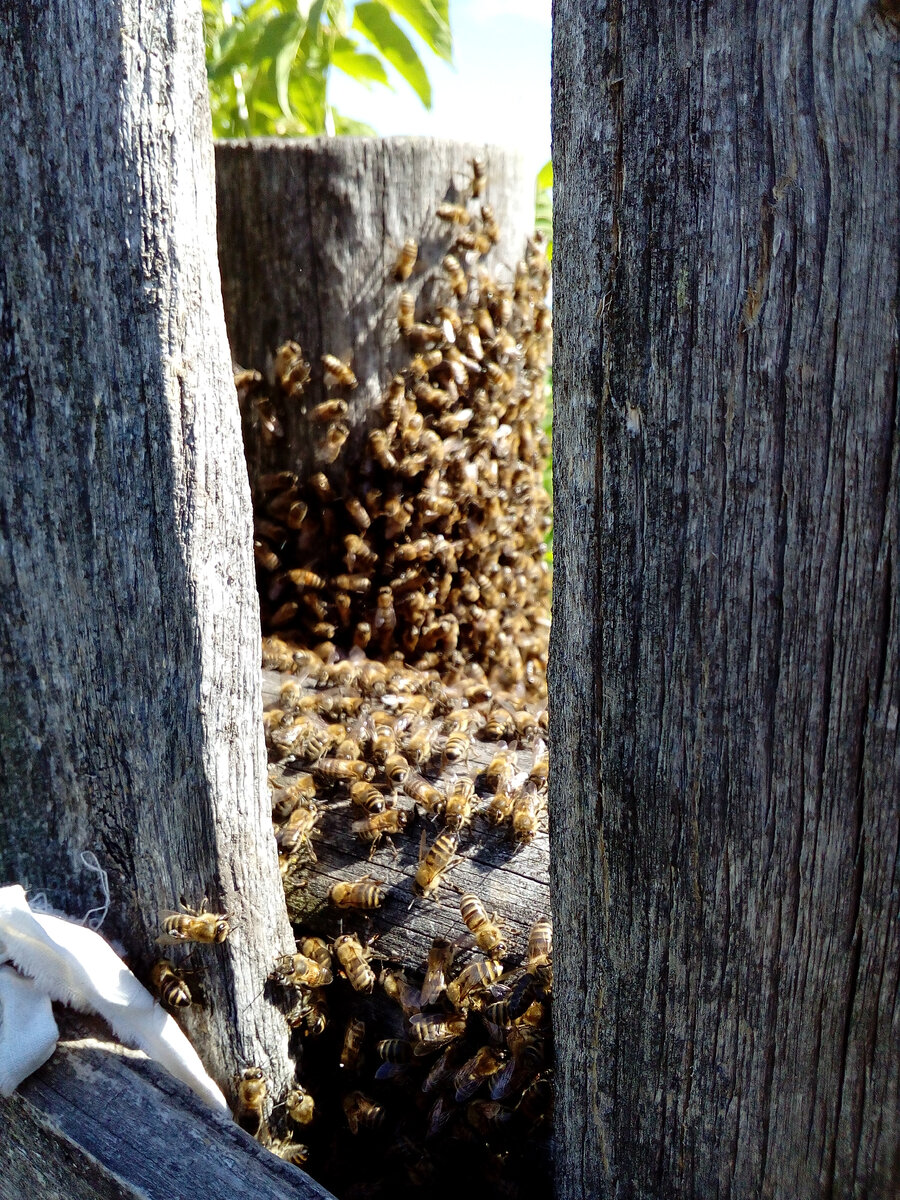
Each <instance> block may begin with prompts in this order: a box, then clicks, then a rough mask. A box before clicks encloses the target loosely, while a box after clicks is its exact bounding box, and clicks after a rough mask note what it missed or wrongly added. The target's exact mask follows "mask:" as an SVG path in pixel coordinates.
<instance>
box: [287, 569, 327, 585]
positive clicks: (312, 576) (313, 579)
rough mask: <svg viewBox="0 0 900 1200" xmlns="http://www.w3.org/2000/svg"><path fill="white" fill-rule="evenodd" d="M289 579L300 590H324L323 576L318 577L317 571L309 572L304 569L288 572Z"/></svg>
mask: <svg viewBox="0 0 900 1200" xmlns="http://www.w3.org/2000/svg"><path fill="white" fill-rule="evenodd" d="M287 577H288V579H290V581H291V583H293V584H295V585H296V586H297V587H298V588H323V587H324V586H325V580H324V579H323V578H322V576H321V575H317V574H316V573H315V571H308V570H306V569H304V568H302V567H301V568H297V569H296V570H293V571H288V572H287Z"/></svg>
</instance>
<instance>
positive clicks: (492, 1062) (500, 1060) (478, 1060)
mask: <svg viewBox="0 0 900 1200" xmlns="http://www.w3.org/2000/svg"><path fill="white" fill-rule="evenodd" d="M506 1059H507V1056H506V1053H505V1051H503V1050H496V1049H494V1047H493V1046H482V1047H481V1049H480V1050H478V1051H477V1052H476V1053H475V1054H473V1055H472V1057H471V1058H470V1059H469V1060H468V1061H467V1062H465V1063H463V1065H462V1066H461V1067H460V1068H459V1070H458V1071H457V1072H456V1074H455V1075H454V1076H453V1084H454V1087H455V1088H456V1096H455V1099H456V1103H457V1104H465V1103H466V1101H467V1100H470V1099H471V1098H472V1096H474V1095H475V1093H476V1092H477V1091H478V1089H479V1088H480V1087H481V1085H482V1084H483V1083H484V1081H485V1080H486V1079H490V1078H491V1076H492V1075H496V1074H497V1072H498V1071H499V1070H501V1069H502V1068H503V1066H504V1065H505V1063H506Z"/></svg>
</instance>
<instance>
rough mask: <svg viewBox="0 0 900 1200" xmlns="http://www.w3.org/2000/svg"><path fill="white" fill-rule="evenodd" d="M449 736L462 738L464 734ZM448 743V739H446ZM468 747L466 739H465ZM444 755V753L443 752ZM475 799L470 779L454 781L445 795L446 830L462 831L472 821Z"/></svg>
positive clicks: (473, 786)
mask: <svg viewBox="0 0 900 1200" xmlns="http://www.w3.org/2000/svg"><path fill="white" fill-rule="evenodd" d="M451 736H457V737H463V738H465V736H466V735H465V734H456V735H451ZM447 740H448V742H449V740H450V739H449V738H448V739H447ZM466 742H467V745H468V739H466ZM445 753H446V752H445ZM474 798H475V785H474V783H473V782H472V780H471V779H467V778H465V777H462V778H460V779H455V780H454V781H453V785H452V786H451V788H450V791H449V792H448V793H447V803H446V805H445V806H444V824H445V825H446V826H447V828H448V829H457V830H458V829H462V828H463V827H464V826H466V825H468V824H469V822H470V821H471V820H472V801H473V800H474Z"/></svg>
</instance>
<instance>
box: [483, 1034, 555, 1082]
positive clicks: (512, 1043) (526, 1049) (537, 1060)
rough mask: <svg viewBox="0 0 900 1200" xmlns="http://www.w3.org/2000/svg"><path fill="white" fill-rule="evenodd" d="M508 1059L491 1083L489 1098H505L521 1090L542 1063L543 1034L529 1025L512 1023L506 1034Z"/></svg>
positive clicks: (536, 1072)
mask: <svg viewBox="0 0 900 1200" xmlns="http://www.w3.org/2000/svg"><path fill="white" fill-rule="evenodd" d="M506 1044H507V1046H508V1047H509V1052H510V1055H511V1057H510V1061H509V1062H508V1063H507V1065H506V1066H505V1067H504V1068H503V1070H502V1071H501V1072H500V1073H499V1074H498V1075H497V1076H495V1078H494V1082H493V1083H492V1084H491V1099H492V1100H505V1099H506V1098H507V1096H511V1095H514V1094H515V1093H516V1092H521V1091H522V1090H523V1087H524V1086H525V1084H526V1081H528V1082H530V1080H531V1079H532V1078H533V1077H534V1076H535V1075H537V1074H538V1072H539V1071H540V1069H541V1067H542V1066H543V1065H544V1036H543V1034H542V1033H541V1032H540V1031H539V1030H537V1029H534V1028H533V1027H532V1026H529V1025H512V1026H510V1028H509V1031H508V1032H507V1035H506Z"/></svg>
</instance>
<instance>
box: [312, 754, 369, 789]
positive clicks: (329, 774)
mask: <svg viewBox="0 0 900 1200" xmlns="http://www.w3.org/2000/svg"><path fill="white" fill-rule="evenodd" d="M311 770H312V773H313V775H314V776H315V777H316V778H317V779H321V780H323V781H324V782H326V783H355V782H356V781H357V780H370V779H374V778H375V768H374V767H372V766H370V765H369V763H367V762H361V761H358V760H354V759H349V758H320V759H319V761H318V762H316V763H313V765H312V768H311Z"/></svg>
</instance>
